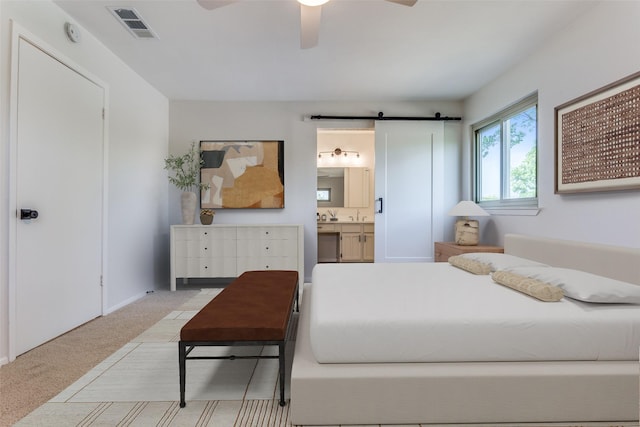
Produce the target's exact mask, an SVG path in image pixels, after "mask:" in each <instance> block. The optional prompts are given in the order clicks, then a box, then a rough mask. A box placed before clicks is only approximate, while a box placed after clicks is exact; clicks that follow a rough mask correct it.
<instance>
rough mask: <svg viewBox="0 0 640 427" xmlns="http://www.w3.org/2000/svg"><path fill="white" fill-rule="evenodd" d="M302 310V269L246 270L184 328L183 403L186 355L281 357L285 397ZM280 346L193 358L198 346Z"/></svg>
mask: <svg viewBox="0 0 640 427" xmlns="http://www.w3.org/2000/svg"><path fill="white" fill-rule="evenodd" d="M294 305H295V308H296V310H299V308H298V272H297V271H288V270H267V271H247V272H245V273H243V274H242V275H241V276H240V277H238V278H237V279H235V280H234V281H233V282H232V283H231V284H229V285H228V286H227V287H226V288H224V289H223V290H222V292H220V293H219V294H218V295H217V296H216V297H215V298H214V299H213V300H211V302H209V303H208V304H207V305H206V306H204V307H203V308H202V310H200V311H199V312H198V313H197V314H196V315H195V316H194V317H193V318H191V320H189V321H188V322H187V323H186V324H185V325H184V326H183V327H182V329H181V330H180V341H179V343H178V359H179V364H180V407H181V408H184V407H185V406H186V402H185V396H184V395H185V388H186V362H187V359H231V360H233V359H276V358H277V359H279V361H280V377H279V378H280V406H284V405H285V404H286V402H285V400H284V383H285V344H286V341H287V337H288V336H289V333H290V331H289V329H290V328H291V324H292V322H291V319H292V317H293V316H292V315H291V314H292V311H293V309H294ZM247 345H253V346H265V345H277V346H278V356H260V355H258V356H234V355H231V356H189V353H191V351H192V350H193V349H194V348H195V347H198V346H247Z"/></svg>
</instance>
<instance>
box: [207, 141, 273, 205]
mask: <svg viewBox="0 0 640 427" xmlns="http://www.w3.org/2000/svg"><path fill="white" fill-rule="evenodd" d="M200 151H201V153H202V159H203V161H204V164H203V166H202V168H201V169H200V181H202V182H206V183H208V184H209V189H207V190H203V191H202V192H201V195H200V205H201V207H202V208H203V209H204V208H210V209H211V208H212V209H219V208H257V209H278V208H280V209H281V208H284V141H200Z"/></svg>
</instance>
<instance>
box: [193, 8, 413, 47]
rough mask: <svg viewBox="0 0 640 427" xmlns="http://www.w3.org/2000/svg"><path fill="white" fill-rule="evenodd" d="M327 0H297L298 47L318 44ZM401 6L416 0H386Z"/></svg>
mask: <svg viewBox="0 0 640 427" xmlns="http://www.w3.org/2000/svg"><path fill="white" fill-rule="evenodd" d="M236 1H237V0H197V2H198V4H199V5H200V6H202V7H203V8H205V9H207V10H212V9H216V8H218V7H222V6H226V5H228V4H231V3H234V2H236ZM328 1H329V0H298V3H300V47H301V48H302V49H309V48H311V47H314V46H316V45H317V44H318V35H319V34H320V17H321V16H322V5H323V4H325V3H327V2H328ZM386 1H389V2H391V3H397V4H401V5H403V6H409V7H411V6H413V5H414V4H416V2H417V1H418V0H386Z"/></svg>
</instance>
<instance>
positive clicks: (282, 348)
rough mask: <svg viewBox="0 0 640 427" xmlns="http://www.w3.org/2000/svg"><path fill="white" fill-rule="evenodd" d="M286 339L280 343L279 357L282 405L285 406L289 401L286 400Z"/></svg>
mask: <svg viewBox="0 0 640 427" xmlns="http://www.w3.org/2000/svg"><path fill="white" fill-rule="evenodd" d="M285 344H286V341H281V342H280V344H278V356H279V357H278V359H279V361H280V406H285V405H286V404H287V402H285V400H284V381H285V379H284V377H285V363H284V351H285Z"/></svg>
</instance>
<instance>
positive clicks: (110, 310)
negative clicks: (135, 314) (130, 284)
mask: <svg viewBox="0 0 640 427" xmlns="http://www.w3.org/2000/svg"><path fill="white" fill-rule="evenodd" d="M145 295H147V292H141V293H139V294H137V295H134V296H132V297H131V298H128V299H126V300H124V301H122V302H121V303H120V304H117V305H114V306H112V307H107V308H106V309H105V312H104V316H106V315H107V314H110V313H113V312H114V311H116V310H120V309H121V308H122V307H126V306H128V305H129V304H131V303H132V302H135V301H137V300H139V299H140V298H142V297H143V296H145Z"/></svg>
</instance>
